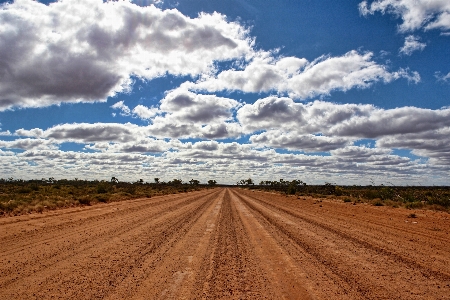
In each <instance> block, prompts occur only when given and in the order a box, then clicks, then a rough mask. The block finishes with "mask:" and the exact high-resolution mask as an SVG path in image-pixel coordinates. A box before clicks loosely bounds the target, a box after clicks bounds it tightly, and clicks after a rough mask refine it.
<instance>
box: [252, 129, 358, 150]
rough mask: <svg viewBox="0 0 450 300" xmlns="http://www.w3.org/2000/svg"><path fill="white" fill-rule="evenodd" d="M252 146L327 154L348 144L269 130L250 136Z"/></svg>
mask: <svg viewBox="0 0 450 300" xmlns="http://www.w3.org/2000/svg"><path fill="white" fill-rule="evenodd" d="M250 141H251V142H252V143H253V144H256V145H261V146H266V147H271V148H280V149H288V150H302V151H304V152H327V151H330V150H334V149H338V148H341V147H344V146H346V145H347V144H349V143H350V140H349V139H347V138H343V137H328V136H318V135H313V134H306V135H299V134H298V133H297V132H283V131H280V130H270V131H267V132H263V133H261V134H257V135H252V136H251V137H250Z"/></svg>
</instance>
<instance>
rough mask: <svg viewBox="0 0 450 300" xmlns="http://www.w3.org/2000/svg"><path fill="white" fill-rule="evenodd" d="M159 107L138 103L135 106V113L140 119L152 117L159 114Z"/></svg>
mask: <svg viewBox="0 0 450 300" xmlns="http://www.w3.org/2000/svg"><path fill="white" fill-rule="evenodd" d="M158 112H159V109H158V108H156V107H150V108H149V107H147V106H144V105H140V104H139V105H137V106H136V107H135V108H133V114H134V115H136V116H137V117H138V118H140V119H150V118H152V117H154V116H155V115H156V114H158Z"/></svg>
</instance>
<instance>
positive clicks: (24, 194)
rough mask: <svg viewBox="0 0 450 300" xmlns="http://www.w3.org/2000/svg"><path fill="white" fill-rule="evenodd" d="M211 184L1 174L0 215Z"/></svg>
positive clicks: (191, 181)
mask: <svg viewBox="0 0 450 300" xmlns="http://www.w3.org/2000/svg"><path fill="white" fill-rule="evenodd" d="M215 185H216V181H215V180H209V181H208V184H201V183H200V181H198V180H195V179H192V180H190V181H189V182H187V183H183V181H182V180H180V179H173V180H172V181H169V182H161V181H160V180H159V178H154V180H153V181H152V182H150V183H149V182H144V180H143V179H139V180H137V181H136V182H120V181H119V180H118V179H117V178H116V177H112V178H111V180H110V181H105V180H102V181H98V180H94V181H87V180H79V179H77V178H75V179H73V180H67V179H61V180H56V179H54V178H48V179H45V178H43V179H41V180H28V181H25V180H21V179H13V178H9V179H3V178H2V179H0V216H13V215H21V214H27V213H32V212H43V211H47V210H54V209H58V208H64V207H74V206H86V205H93V204H98V203H107V202H114V201H123V200H128V199H136V198H145V197H147V198H151V197H153V196H158V195H166V194H176V193H186V192H190V191H196V190H200V189H204V188H208V187H214V186H215Z"/></svg>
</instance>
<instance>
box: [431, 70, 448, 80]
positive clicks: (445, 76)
mask: <svg viewBox="0 0 450 300" xmlns="http://www.w3.org/2000/svg"><path fill="white" fill-rule="evenodd" d="M434 77H436V78H437V80H438V81H444V82H447V81H448V80H450V72H449V73H448V74H447V75H442V74H441V73H440V72H436V73H435V74H434Z"/></svg>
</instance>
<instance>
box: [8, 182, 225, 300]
mask: <svg viewBox="0 0 450 300" xmlns="http://www.w3.org/2000/svg"><path fill="white" fill-rule="evenodd" d="M218 192H219V191H216V192H214V193H213V194H212V195H211V194H209V195H206V196H204V195H203V196H200V197H199V198H197V199H195V198H194V199H192V198H191V199H190V200H188V201H183V203H185V205H182V206H181V207H174V206H173V205H171V206H168V207H167V208H166V209H165V210H163V211H156V212H154V214H153V216H149V217H150V218H152V217H154V218H155V219H153V220H151V221H149V218H148V217H145V212H144V213H140V214H138V216H139V218H137V219H136V218H135V216H136V215H134V214H132V215H128V218H127V220H128V221H131V222H128V223H127V224H119V227H122V228H120V229H119V230H117V229H118V228H117V227H116V228H113V229H110V230H106V231H104V232H101V233H100V236H99V235H98V234H97V235H93V236H92V237H90V238H89V239H87V240H86V241H81V244H80V245H74V247H73V248H72V249H70V247H71V246H69V248H67V247H66V248H63V249H62V250H61V249H58V250H57V252H56V253H52V254H50V256H51V258H52V259H51V260H52V262H51V263H50V264H44V266H42V265H39V261H40V260H41V259H40V258H39V257H37V258H36V257H35V260H34V263H35V264H37V266H35V267H32V266H31V265H26V264H25V265H23V266H21V267H22V268H23V270H24V271H22V272H21V274H20V276H17V277H16V278H15V280H14V281H13V282H12V281H9V282H6V287H8V289H12V290H16V291H20V290H21V288H23V287H26V286H27V285H29V284H31V285H33V284H34V285H36V283H37V282H39V284H40V285H42V286H45V287H46V288H47V289H48V287H50V286H51V287H52V290H53V291H56V290H58V289H61V287H66V289H65V290H66V291H70V290H71V289H70V287H73V286H74V283H76V284H75V286H77V287H82V286H88V287H92V284H94V285H95V284H97V285H98V286H102V285H103V286H104V285H105V284H107V287H108V288H106V287H105V289H104V290H103V289H100V290H98V287H97V289H96V288H95V287H94V288H93V290H98V293H100V294H102V295H104V294H105V293H106V292H105V291H108V290H109V289H110V287H111V285H112V286H114V285H117V284H118V283H119V282H120V278H123V276H124V275H123V274H122V272H119V273H118V274H119V275H118V276H116V275H114V276H112V277H111V276H110V280H109V281H108V282H104V281H99V280H98V278H99V275H100V274H103V273H104V270H103V269H102V267H103V268H106V269H107V268H108V266H109V267H110V268H111V267H112V268H118V270H121V271H126V272H129V271H130V270H132V269H133V268H134V267H132V266H134V265H136V264H139V259H138V258H139V257H140V258H143V257H145V256H148V255H149V254H151V253H153V252H155V250H157V249H158V247H161V246H162V245H165V244H167V245H170V242H169V240H170V238H171V237H172V236H173V234H182V232H183V231H182V228H183V226H185V225H184V224H185V223H186V222H188V221H189V220H190V219H191V218H193V217H194V216H198V215H199V214H201V212H202V211H203V209H205V207H206V206H207V205H208V203H209V202H210V199H211V198H212V197H214V195H216V194H217V193H218ZM158 213H159V215H160V216H159V217H155V215H156V214H158ZM170 216H173V217H170ZM97 225H98V226H93V227H92V228H90V229H91V230H96V229H97V230H99V228H103V224H102V223H100V224H97ZM152 226H154V227H152ZM114 230H115V231H114ZM147 231H148V232H147ZM133 232H135V233H134V234H133ZM111 236H113V237H114V240H115V242H116V243H119V244H120V246H121V247H122V248H123V245H124V244H126V243H129V244H128V245H127V247H128V248H127V249H123V250H122V251H121V252H120V251H115V249H114V248H116V245H115V243H110V242H109V241H110V240H111ZM136 241H137V244H136ZM133 243H134V244H135V246H134V247H132V245H133ZM72 245H73V243H72ZM158 250H160V249H158ZM125 253H127V254H128V255H127V257H130V258H129V259H127V258H124V255H125ZM91 257H92V258H94V259H92V258H91ZM94 260H95V261H96V263H95V264H96V267H95V268H89V267H88V266H87V265H85V264H86V263H87V264H89V263H90V262H91V261H94ZM70 261H73V262H74V263H73V265H70V264H69V262H70ZM77 261H83V263H81V264H77ZM22 268H15V270H22ZM125 269H127V270H125ZM79 275H81V276H79ZM77 276H78V277H77ZM2 277H3V276H2ZM36 278H39V279H36ZM45 278H47V279H45ZM58 278H59V279H58ZM100 278H101V277H100ZM85 279H88V281H89V282H87V281H86V280H85ZM56 283H57V284H56ZM4 290H5V282H4V284H3V285H2V289H1V291H2V292H3V291H4ZM24 291H26V289H24ZM75 291H79V288H78V289H75ZM45 293H46V292H40V293H35V294H36V296H35V297H37V298H39V297H45ZM85 294H86V293H85ZM27 296H31V295H27ZM79 296H80V295H77V297H79ZM90 296H94V297H93V298H95V295H90ZM20 298H23V297H20ZM26 298H28V297H26ZM86 299H91V297H86Z"/></svg>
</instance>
